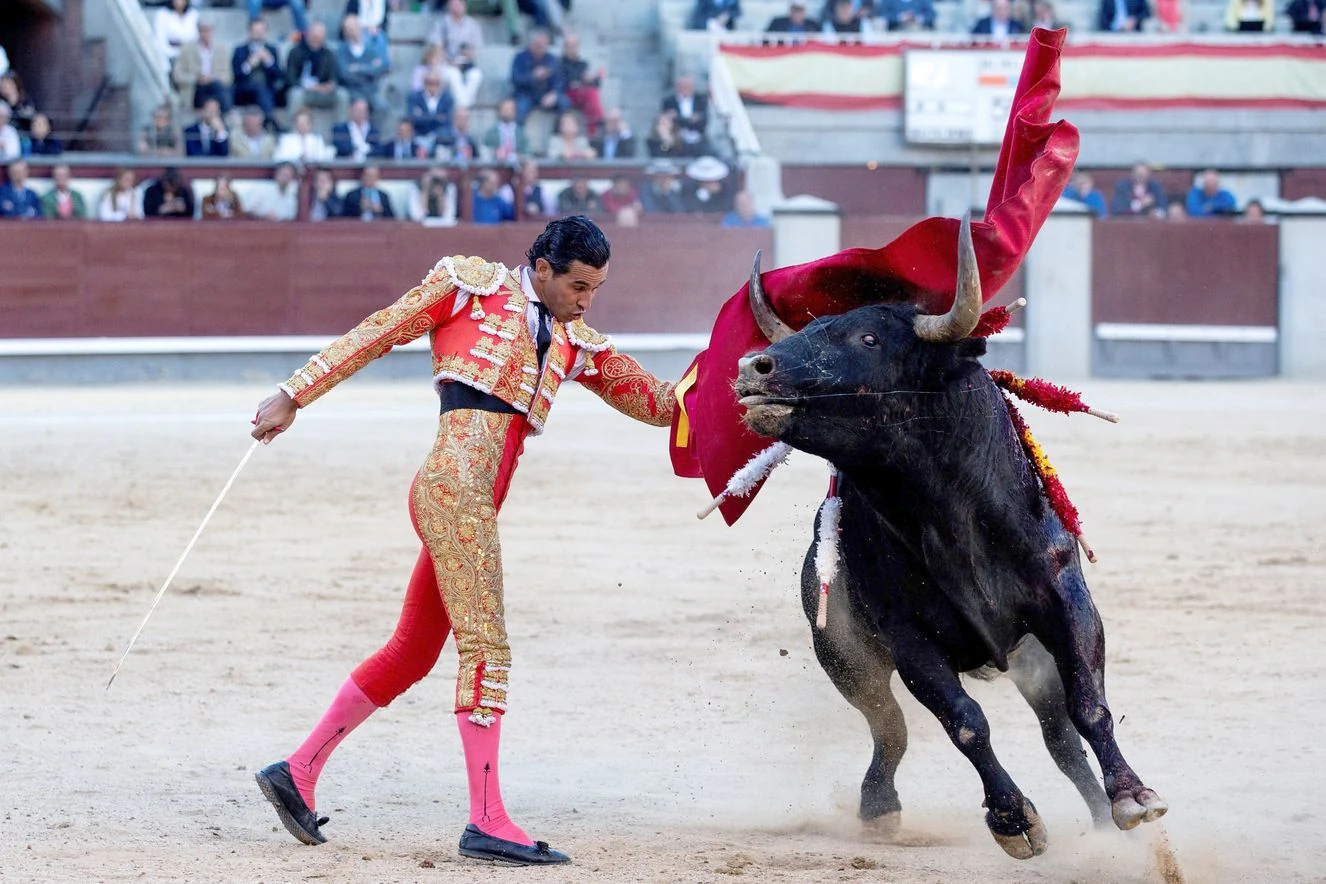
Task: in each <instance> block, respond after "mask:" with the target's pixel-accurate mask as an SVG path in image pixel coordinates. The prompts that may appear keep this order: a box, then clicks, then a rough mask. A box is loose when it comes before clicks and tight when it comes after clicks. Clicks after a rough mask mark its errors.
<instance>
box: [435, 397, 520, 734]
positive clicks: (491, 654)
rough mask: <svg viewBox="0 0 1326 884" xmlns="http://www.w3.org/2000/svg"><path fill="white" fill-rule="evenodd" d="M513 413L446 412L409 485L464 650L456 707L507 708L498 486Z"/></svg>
mask: <svg viewBox="0 0 1326 884" xmlns="http://www.w3.org/2000/svg"><path fill="white" fill-rule="evenodd" d="M512 420H513V416H512V415H509V414H495V413H493V412H487V411H473V410H470V409H457V410H455V411H449V412H447V413H446V414H443V415H442V416H441V418H440V422H439V425H438V432H437V441H436V442H435V443H434V444H433V450H432V451H431V452H430V453H429V455H428V458H427V459H426V460H425V461H424V465H423V467H421V468H420V470H419V474H418V475H417V476H416V477H415V481H414V486H413V488H412V489H411V501H412V503H413V505H414V507H413V509H414V519H415V527H416V528H418V530H419V534H420V536H421V537H423V540H424V544H425V546H427V547H428V552H429V555H431V556H432V558H433V567H434V568H435V569H436V571H437V585H438V587H439V589H440V590H441V592H442V601H443V603H444V604H445V605H446V608H447V614H448V616H450V618H451V628H452V631H453V632H454V633H455V636H456V649H457V650H458V651H459V652H460V669H459V672H458V673H457V676H456V711H457V712H462V711H467V710H472V709H474V710H479V711H480V712H482V713H483V714H484V715H486V714H487V712H488V711H499V712H500V711H505V709H506V691H507V674H508V671H509V669H510V667H511V646H510V644H509V643H508V641H507V634H506V619H505V613H504V609H503V606H502V547H501V543H500V542H499V540H498V535H497V508H496V506H495V505H494V504H493V488H494V485H495V483H496V480H497V472H498V469H499V468H500V466H501V463H502V452H503V448H504V446H505V444H506V434H507V428H508V427H509V425H510V423H511V421H512ZM480 717H483V716H482V715H481V716H480Z"/></svg>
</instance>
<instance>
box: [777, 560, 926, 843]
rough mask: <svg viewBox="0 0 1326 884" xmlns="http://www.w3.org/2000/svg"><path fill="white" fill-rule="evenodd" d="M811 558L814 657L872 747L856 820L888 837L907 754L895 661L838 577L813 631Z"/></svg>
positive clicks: (813, 587)
mask: <svg viewBox="0 0 1326 884" xmlns="http://www.w3.org/2000/svg"><path fill="white" fill-rule="evenodd" d="M814 556H815V547H814V546H813V545H812V546H811V549H810V552H809V554H808V555H807V556H806V564H805V567H804V569H803V571H802V601H803V604H804V607H805V611H806V619H807V620H809V621H810V623H811V637H812V639H813V641H814V645H815V657H816V658H817V659H818V660H819V662H820V666H822V667H823V668H824V672H825V673H826V674H827V675H828V676H829V680H830V681H832V682H833V686H834V687H836V688H837V689H838V692H839V693H840V694H842V695H843V697H844V698H845V699H846V700H847V702H849V703H851V704H852V705H853V706H854V707H856V709H857V711H859V712H860V713H861V714H862V715H863V716H865V719H866V724H867V725H868V726H869V727H870V737H871V739H872V740H873V741H874V751H873V752H872V754H871V757H870V766H869V767H868V768H866V775H865V777H864V779H862V780H861V806H860V810H859V811H858V815H859V816H860V818H861V821H862V822H864V823H866V824H867V825H868V826H869V827H870V828H871V829H873V830H874V831H876V832H878V833H879V834H882V835H884V836H886V837H887V836H892V835H893V834H895V833H896V832H897V831H898V828H899V827H900V826H901V823H902V802H901V801H900V800H899V799H898V790H897V788H896V787H895V785H894V777H895V776H896V774H897V771H898V765H899V764H900V763H901V762H902V756H903V754H904V753H905V752H906V751H907V723H906V721H905V720H904V719H903V716H902V709H901V707H899V706H898V701H897V700H896V699H894V696H893V687H892V685H891V684H890V682H891V680H892V678H893V672H894V666H893V658H892V657H891V656H890V655H889V652H888V650H887V649H886V648H885V647H884V646H883V645H882V644H880V643H879V642H877V641H870V640H869V639H867V638H866V637H865V636H863V635H862V634H861V631H860V629H861V623H860V618H859V614H856V613H854V612H853V611H852V606H851V602H850V595H849V593H848V589H847V587H846V585H845V584H844V582H843V580H842V579H841V575H840V579H839V581H837V582H835V584H834V587H833V591H832V592H831V593H830V595H829V617H828V626H827V628H825V629H816V628H815V626H814V623H815V611H816V606H817V605H818V599H819V580H818V577H817V575H816V574H815V566H814Z"/></svg>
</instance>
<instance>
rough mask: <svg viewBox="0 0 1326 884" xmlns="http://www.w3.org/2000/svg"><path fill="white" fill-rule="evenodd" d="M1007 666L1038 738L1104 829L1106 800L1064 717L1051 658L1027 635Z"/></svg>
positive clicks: (1064, 706) (1079, 741) (1061, 694)
mask: <svg viewBox="0 0 1326 884" xmlns="http://www.w3.org/2000/svg"><path fill="white" fill-rule="evenodd" d="M1008 663H1009V669H1008V675H1009V678H1011V679H1012V680H1013V684H1015V685H1017V689H1018V691H1019V692H1020V693H1021V694H1022V698H1023V699H1024V700H1026V701H1027V705H1029V706H1030V707H1031V709H1032V711H1033V712H1035V713H1036V718H1037V719H1038V720H1039V721H1040V723H1041V736H1042V737H1044V738H1045V748H1047V749H1049V750H1050V757H1052V758H1053V759H1054V763H1055V764H1057V765H1058V766H1059V770H1061V771H1062V772H1063V774H1064V776H1066V777H1068V779H1069V780H1070V781H1071V782H1072V783H1073V785H1074V786H1076V787H1077V791H1078V792H1079V793H1080V794H1081V795H1082V800H1083V801H1085V802H1086V803H1087V809H1088V810H1090V811H1091V820H1092V822H1093V823H1095V824H1096V827H1097V828H1100V827H1102V826H1108V825H1109V823H1110V800H1109V799H1108V798H1106V797H1105V792H1104V790H1102V789H1101V788H1100V782H1099V781H1098V780H1097V779H1096V773H1095V771H1093V770H1092V769H1091V765H1089V764H1087V756H1086V752H1085V751H1084V750H1083V748H1082V738H1081V737H1080V736H1078V733H1077V729H1076V728H1075V727H1074V726H1073V719H1072V718H1071V717H1070V716H1069V714H1068V705H1067V703H1066V702H1065V701H1064V687H1063V683H1062V682H1061V681H1060V680H1059V672H1058V670H1056V669H1055V666H1054V658H1053V657H1051V656H1050V652H1049V651H1047V650H1045V646H1044V645H1042V644H1041V643H1040V642H1039V641H1037V640H1036V638H1035V637H1034V636H1028V637H1027V640H1026V641H1025V642H1023V643H1022V645H1021V646H1019V647H1018V649H1017V651H1015V652H1014V653H1013V654H1012V655H1010V656H1009V659H1008Z"/></svg>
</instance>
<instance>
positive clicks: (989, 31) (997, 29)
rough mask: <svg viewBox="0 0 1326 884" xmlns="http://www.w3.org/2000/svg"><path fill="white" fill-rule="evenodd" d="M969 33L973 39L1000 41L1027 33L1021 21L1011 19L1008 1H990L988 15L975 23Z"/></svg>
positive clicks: (1010, 6) (1011, 10) (1011, 14)
mask: <svg viewBox="0 0 1326 884" xmlns="http://www.w3.org/2000/svg"><path fill="white" fill-rule="evenodd" d="M971 33H972V36H973V37H990V38H991V39H992V40H996V41H1000V40H1007V39H1008V38H1009V37H1015V36H1017V35H1018V34H1025V33H1027V26H1026V24H1025V23H1024V22H1023V21H1022V20H1021V19H1017V18H1013V8H1012V4H1011V3H1010V2H1009V0H990V14H989V15H987V16H985V17H984V18H982V19H980V20H979V21H977V22H976V25H975V26H974V27H973V28H972V29H971Z"/></svg>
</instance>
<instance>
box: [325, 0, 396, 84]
mask: <svg viewBox="0 0 1326 884" xmlns="http://www.w3.org/2000/svg"><path fill="white" fill-rule="evenodd" d="M341 34H342V35H343V36H342V39H341V45H340V48H339V49H337V51H336V61H337V62H338V64H339V65H340V68H341V85H343V86H344V87H345V88H346V89H347V90H349V92H350V97H351V98H363V99H365V100H366V101H367V102H368V104H369V106H370V107H371V106H372V105H373V103H374V102H375V101H376V100H377V94H378V83H379V82H380V81H381V80H382V78H383V76H385V75H386V74H387V72H388V71H390V70H391V65H390V63H389V62H388V61H387V42H386V40H385V39H383V38H382V36H381V35H379V36H377V37H373V36H371V35H367V34H365V33H364V29H363V26H362V25H360V24H359V18H358V16H354V15H347V16H346V17H345V18H344V19H342V21H341Z"/></svg>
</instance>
